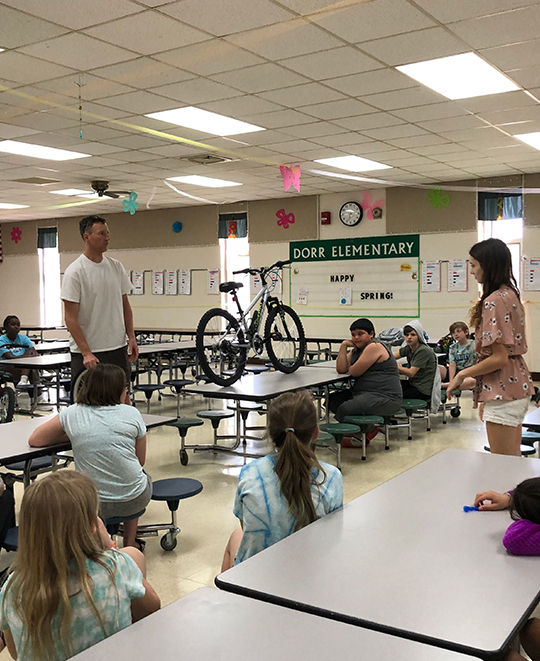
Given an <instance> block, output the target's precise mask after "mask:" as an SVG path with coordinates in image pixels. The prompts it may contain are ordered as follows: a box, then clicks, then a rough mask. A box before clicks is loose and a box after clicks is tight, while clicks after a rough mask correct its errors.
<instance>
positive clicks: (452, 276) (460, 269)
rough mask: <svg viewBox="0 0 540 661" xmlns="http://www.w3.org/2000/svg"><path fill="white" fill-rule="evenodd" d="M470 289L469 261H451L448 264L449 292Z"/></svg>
mask: <svg viewBox="0 0 540 661" xmlns="http://www.w3.org/2000/svg"><path fill="white" fill-rule="evenodd" d="M468 288H469V280H468V277H467V260H466V259H451V260H450V261H449V262H448V291H449V292H452V291H467V290H468Z"/></svg>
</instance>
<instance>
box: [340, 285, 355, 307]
mask: <svg viewBox="0 0 540 661" xmlns="http://www.w3.org/2000/svg"><path fill="white" fill-rule="evenodd" d="M339 304H340V305H352V288H351V287H342V288H341V289H340V290H339Z"/></svg>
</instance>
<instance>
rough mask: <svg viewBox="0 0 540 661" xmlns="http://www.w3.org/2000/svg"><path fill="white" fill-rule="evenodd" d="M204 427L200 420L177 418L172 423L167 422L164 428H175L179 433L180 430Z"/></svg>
mask: <svg viewBox="0 0 540 661" xmlns="http://www.w3.org/2000/svg"><path fill="white" fill-rule="evenodd" d="M200 425H204V420H201V419H200V418H177V419H176V420H174V421H173V422H167V423H166V425H165V426H166V427H176V428H177V429H178V430H179V431H180V430H182V429H186V430H187V429H189V428H190V427H199V426H200Z"/></svg>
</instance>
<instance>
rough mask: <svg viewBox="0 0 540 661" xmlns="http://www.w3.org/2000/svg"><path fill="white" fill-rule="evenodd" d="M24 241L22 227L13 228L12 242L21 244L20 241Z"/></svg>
mask: <svg viewBox="0 0 540 661" xmlns="http://www.w3.org/2000/svg"><path fill="white" fill-rule="evenodd" d="M21 239H22V231H21V228H20V227H12V228H11V240H12V241H14V242H15V243H19V241H20V240H21Z"/></svg>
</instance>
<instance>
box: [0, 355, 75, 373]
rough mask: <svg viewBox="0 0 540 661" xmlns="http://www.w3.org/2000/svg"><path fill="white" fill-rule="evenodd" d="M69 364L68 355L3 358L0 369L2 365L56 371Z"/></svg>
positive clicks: (0, 361) (69, 358)
mask: <svg viewBox="0 0 540 661" xmlns="http://www.w3.org/2000/svg"><path fill="white" fill-rule="evenodd" d="M70 363H71V357H70V355H69V354H68V353H51V354H47V355H45V356H32V357H30V358H4V359H3V360H0V369H2V365H15V366H16V367H27V368H28V369H35V370H46V369H58V368H60V367H64V366H65V365H69V364H70Z"/></svg>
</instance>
